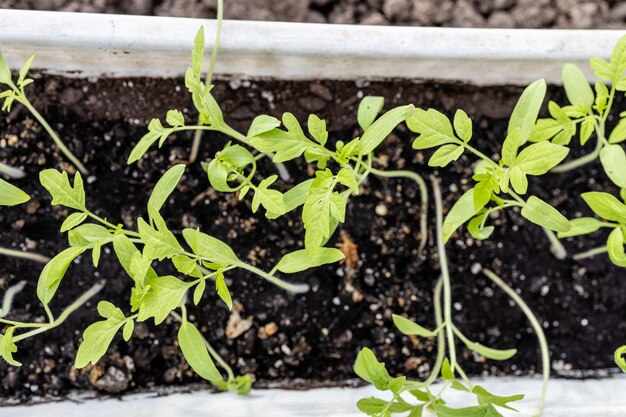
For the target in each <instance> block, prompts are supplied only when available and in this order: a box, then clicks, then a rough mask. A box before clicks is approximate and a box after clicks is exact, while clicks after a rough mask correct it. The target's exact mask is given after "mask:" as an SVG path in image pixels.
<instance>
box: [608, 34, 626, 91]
mask: <svg viewBox="0 0 626 417" xmlns="http://www.w3.org/2000/svg"><path fill="white" fill-rule="evenodd" d="M609 71H610V72H611V81H612V82H613V83H618V82H619V81H620V79H621V78H622V75H623V74H624V71H626V36H622V37H621V38H620V39H619V40H618V41H617V44H615V47H614V48H613V54H611V60H610V61H609Z"/></svg>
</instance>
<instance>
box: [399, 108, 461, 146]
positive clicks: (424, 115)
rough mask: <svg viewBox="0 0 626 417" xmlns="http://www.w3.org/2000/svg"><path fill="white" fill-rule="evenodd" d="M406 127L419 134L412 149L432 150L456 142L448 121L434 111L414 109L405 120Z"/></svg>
mask: <svg viewBox="0 0 626 417" xmlns="http://www.w3.org/2000/svg"><path fill="white" fill-rule="evenodd" d="M406 125H407V126H408V128H409V129H410V130H411V131H413V132H415V133H419V136H418V137H417V138H416V139H415V141H413V149H428V148H433V147H435V146H440V145H444V144H446V143H450V142H455V140H456V137H455V136H454V132H453V131H452V125H451V124H450V120H449V119H448V118H447V117H446V116H445V115H444V114H443V113H440V112H438V111H437V110H435V109H428V111H425V110H422V109H415V110H414V111H413V113H412V114H411V115H410V116H409V117H408V118H407V119H406Z"/></svg>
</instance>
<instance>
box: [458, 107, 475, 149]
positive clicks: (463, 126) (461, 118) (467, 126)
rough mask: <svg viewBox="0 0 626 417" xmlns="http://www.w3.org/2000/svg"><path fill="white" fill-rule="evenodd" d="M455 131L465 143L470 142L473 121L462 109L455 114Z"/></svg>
mask: <svg viewBox="0 0 626 417" xmlns="http://www.w3.org/2000/svg"><path fill="white" fill-rule="evenodd" d="M454 130H455V131H456V134H457V135H458V136H459V138H461V139H462V140H463V142H469V140H470V139H471V138H472V119H470V118H469V117H468V115H467V114H466V113H465V112H464V111H463V110H461V109H459V110H457V111H456V113H454Z"/></svg>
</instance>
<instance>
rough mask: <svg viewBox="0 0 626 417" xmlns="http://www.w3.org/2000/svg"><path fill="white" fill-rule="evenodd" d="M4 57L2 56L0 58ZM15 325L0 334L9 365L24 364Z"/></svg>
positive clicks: (2, 353) (1, 349)
mask: <svg viewBox="0 0 626 417" xmlns="http://www.w3.org/2000/svg"><path fill="white" fill-rule="evenodd" d="M1 58H2V57H1V56H0V59H1ZM14 330H15V327H8V328H7V329H6V330H5V331H4V334H0V356H1V357H2V358H3V359H4V360H5V361H7V363H8V364H9V365H13V366H22V364H21V363H20V362H18V361H16V360H15V359H14V358H13V354H14V353H15V352H17V346H16V345H15V343H14V342H13V331H14Z"/></svg>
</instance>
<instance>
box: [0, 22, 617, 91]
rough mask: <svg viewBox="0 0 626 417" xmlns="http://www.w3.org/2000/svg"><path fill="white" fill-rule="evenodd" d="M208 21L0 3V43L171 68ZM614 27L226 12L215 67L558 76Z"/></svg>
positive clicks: (110, 67) (59, 58)
mask: <svg viewBox="0 0 626 417" xmlns="http://www.w3.org/2000/svg"><path fill="white" fill-rule="evenodd" d="M200 25H204V26H205V28H206V31H205V32H206V39H207V45H210V44H211V42H212V39H213V37H214V30H215V21H211V20H201V19H186V18H172V17H149V16H124V15H109V14H89V13H63V12H40V11H24V10H0V50H1V51H2V53H3V54H4V55H5V57H6V59H7V61H8V62H9V64H10V66H11V67H12V68H18V67H19V65H20V64H21V62H22V61H23V60H24V59H25V58H26V57H27V56H28V55H29V54H30V53H31V52H32V51H37V52H38V58H37V59H36V61H35V64H34V68H39V69H44V70H46V71H48V72H51V73H61V74H66V75H73V76H85V77H89V76H103V75H105V76H114V77H128V76H149V77H174V76H181V75H182V74H184V71H185V69H186V68H187V66H189V64H190V51H191V48H192V45H193V37H194V34H195V32H196V31H197V29H198V28H199V27H200ZM622 34H624V31H619V30H593V31H590V30H552V29H550V30H527V29H457V28H431V27H387V26H362V25H359V26H357V25H329V24H310V23H285V22H252V21H225V22H224V26H223V36H222V44H221V47H220V53H219V59H218V64H217V68H216V73H217V74H226V75H234V76H241V77H271V78H277V79H345V80H353V79H364V78H366V79H393V78H405V79H437V80H456V81H464V82H471V83H475V84H479V85H488V84H520V85H522V84H527V83H529V82H531V81H533V80H535V79H538V78H545V79H546V80H547V81H548V82H551V83H559V82H560V73H561V67H562V65H563V64H564V63H566V62H573V63H576V64H580V65H581V66H582V67H583V69H584V70H585V72H586V73H587V74H588V75H589V76H591V70H590V68H589V65H588V60H589V58H590V57H593V56H602V57H608V56H609V55H610V53H611V50H612V48H613V45H614V44H615V42H616V41H617V39H618V38H619V37H620V36H621V35H622Z"/></svg>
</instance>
